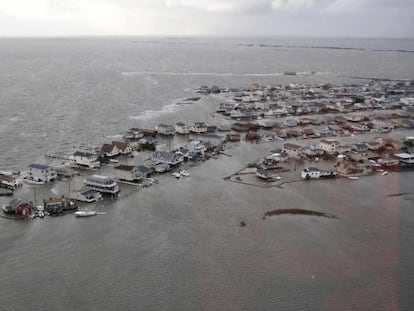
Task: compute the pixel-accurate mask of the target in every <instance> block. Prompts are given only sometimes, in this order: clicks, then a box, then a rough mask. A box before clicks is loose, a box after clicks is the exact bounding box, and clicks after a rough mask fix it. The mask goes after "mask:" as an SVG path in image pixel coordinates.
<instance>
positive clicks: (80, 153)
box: [73, 151, 96, 158]
mask: <svg viewBox="0 0 414 311" xmlns="http://www.w3.org/2000/svg"><path fill="white" fill-rule="evenodd" d="M73 155H74V156H75V157H86V158H93V157H95V156H96V155H95V154H93V153H91V152H86V151H75V153H74V154H73Z"/></svg>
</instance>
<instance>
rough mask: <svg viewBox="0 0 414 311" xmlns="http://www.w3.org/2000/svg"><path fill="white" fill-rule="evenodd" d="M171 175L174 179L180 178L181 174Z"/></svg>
mask: <svg viewBox="0 0 414 311" xmlns="http://www.w3.org/2000/svg"><path fill="white" fill-rule="evenodd" d="M172 175H173V176H174V177H175V178H180V177H181V174H180V173H177V172H175V173H172Z"/></svg>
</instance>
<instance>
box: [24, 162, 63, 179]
mask: <svg viewBox="0 0 414 311" xmlns="http://www.w3.org/2000/svg"><path fill="white" fill-rule="evenodd" d="M28 168H29V174H28V179H29V180H32V181H37V182H41V183H47V182H50V181H52V180H55V179H56V178H57V173H56V170H55V169H54V168H53V167H51V166H49V165H45V164H37V163H33V164H30V165H29V166H28Z"/></svg>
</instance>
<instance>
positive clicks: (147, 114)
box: [129, 103, 182, 121]
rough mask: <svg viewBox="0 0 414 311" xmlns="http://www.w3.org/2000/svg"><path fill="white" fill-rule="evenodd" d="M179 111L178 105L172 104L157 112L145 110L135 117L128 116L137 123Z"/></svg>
mask: <svg viewBox="0 0 414 311" xmlns="http://www.w3.org/2000/svg"><path fill="white" fill-rule="evenodd" d="M180 109H182V107H181V106H180V105H177V104H175V103H173V104H169V105H166V106H164V107H163V108H161V109H159V110H146V111H143V112H142V113H140V114H139V115H137V116H130V117H129V118H130V119H131V120H138V121H144V120H151V119H154V118H156V117H158V116H160V115H163V114H168V113H174V112H177V111H178V110H180Z"/></svg>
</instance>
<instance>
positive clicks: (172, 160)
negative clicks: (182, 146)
mask: <svg viewBox="0 0 414 311" xmlns="http://www.w3.org/2000/svg"><path fill="white" fill-rule="evenodd" d="M151 160H152V161H153V162H155V163H166V164H169V165H172V166H174V165H177V164H179V163H181V162H183V160H184V157H183V156H182V155H180V154H176V153H174V152H168V151H155V152H154V153H153V154H152V157H151Z"/></svg>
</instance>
